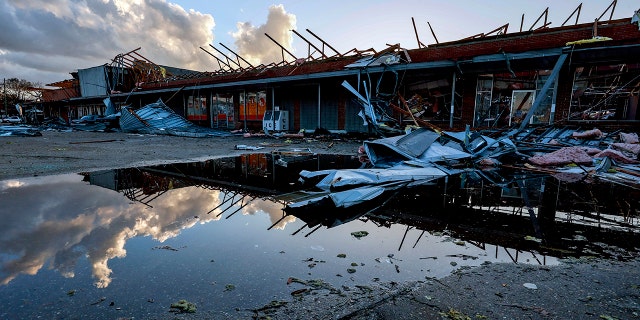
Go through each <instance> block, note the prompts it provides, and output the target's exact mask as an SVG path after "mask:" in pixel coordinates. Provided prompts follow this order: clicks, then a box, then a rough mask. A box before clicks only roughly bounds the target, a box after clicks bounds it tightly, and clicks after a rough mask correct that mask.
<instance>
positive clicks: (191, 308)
mask: <svg viewBox="0 0 640 320" xmlns="http://www.w3.org/2000/svg"><path fill="white" fill-rule="evenodd" d="M171 309H176V310H173V311H174V312H179V313H195V312H196V305H195V304H193V303H191V302H189V301H187V300H184V299H182V300H180V301H178V302H176V303H172V304H171Z"/></svg>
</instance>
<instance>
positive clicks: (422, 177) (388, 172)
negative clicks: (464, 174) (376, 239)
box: [300, 165, 451, 191]
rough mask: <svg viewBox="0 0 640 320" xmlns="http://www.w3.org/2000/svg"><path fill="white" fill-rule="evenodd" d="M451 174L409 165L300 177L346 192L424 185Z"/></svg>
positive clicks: (322, 186) (308, 174)
mask: <svg viewBox="0 0 640 320" xmlns="http://www.w3.org/2000/svg"><path fill="white" fill-rule="evenodd" d="M449 174H451V172H450V171H445V170H442V169H440V168H437V167H425V168H416V167H413V166H407V165H398V166H396V167H393V168H370V169H345V170H321V171H306V170H304V171H302V172H300V177H301V178H302V179H304V180H311V179H313V178H316V179H317V178H318V177H322V179H321V180H320V181H319V182H318V183H316V184H315V187H316V188H318V189H320V190H325V191H330V190H344V189H347V188H354V187H359V186H364V185H369V186H370V185H383V184H388V183H397V182H406V183H411V182H415V183H422V182H425V181H430V180H433V179H438V178H442V177H444V176H447V175H449Z"/></svg>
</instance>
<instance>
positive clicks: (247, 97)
mask: <svg viewBox="0 0 640 320" xmlns="http://www.w3.org/2000/svg"><path fill="white" fill-rule="evenodd" d="M265 111H267V93H266V91H258V92H247V93H245V94H244V95H243V94H240V114H239V119H240V120H248V121H262V117H263V116H264V112H265Z"/></svg>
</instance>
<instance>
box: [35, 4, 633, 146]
mask: <svg viewBox="0 0 640 320" xmlns="http://www.w3.org/2000/svg"><path fill="white" fill-rule="evenodd" d="M612 5H613V7H612V6H609V8H608V9H607V11H605V12H603V13H602V15H601V16H600V17H599V18H597V19H596V20H595V22H593V23H581V24H579V23H577V21H578V16H579V12H580V11H579V9H580V8H581V5H580V6H579V7H578V8H577V9H576V11H574V12H573V13H572V15H571V16H569V17H568V18H567V20H566V21H565V22H564V23H563V24H562V25H561V26H559V27H552V26H551V25H550V23H547V14H548V10H547V11H545V12H543V13H542V15H540V17H539V18H538V20H537V21H536V23H534V24H533V25H532V26H530V27H529V28H527V27H526V26H523V25H521V26H520V28H519V30H517V31H512V29H514V28H513V27H512V28H509V25H508V24H506V25H503V26H501V27H499V28H497V29H494V30H491V31H489V32H487V33H480V34H477V35H474V36H471V37H468V38H466V39H460V40H457V41H451V42H446V43H437V41H436V43H435V44H430V45H425V44H423V43H422V42H420V40H419V37H418V32H417V30H415V31H416V32H415V33H416V40H417V44H418V47H417V48H414V49H407V48H405V46H401V45H400V44H394V45H389V46H388V47H387V48H385V49H383V50H379V51H376V50H374V49H367V50H360V49H355V48H354V49H352V50H349V51H348V52H345V53H341V52H339V51H337V50H336V49H334V48H333V47H332V46H331V45H330V43H328V42H327V41H325V40H324V39H323V38H321V37H319V36H318V35H316V34H315V33H313V32H312V31H311V30H308V29H307V30H306V32H307V34H304V35H303V34H301V33H299V32H297V31H295V30H293V31H292V32H293V33H294V34H295V35H294V36H296V37H298V38H299V39H300V40H301V41H304V42H305V43H306V44H307V45H308V47H309V52H310V54H309V55H308V56H306V57H298V56H295V55H294V54H292V53H291V52H289V51H288V50H287V49H286V48H284V47H283V46H281V45H280V44H279V43H277V42H276V41H275V40H274V41H273V42H274V45H277V46H280V48H281V49H282V56H283V60H282V61H281V62H279V63H271V64H269V65H259V66H255V65H252V64H250V63H249V62H247V61H246V60H245V59H243V58H242V57H241V56H240V55H238V54H236V53H235V52H234V51H233V50H231V49H229V48H228V47H226V46H225V45H223V44H220V46H214V45H210V46H209V48H201V49H202V50H203V54H209V55H210V56H211V57H212V59H213V60H214V63H217V64H218V66H219V70H217V71H215V72H195V71H190V70H184V69H178V68H172V67H168V66H160V65H157V64H155V63H154V62H152V61H150V60H148V59H147V58H145V57H144V56H142V55H141V54H140V53H139V50H140V48H138V49H136V50H133V51H130V52H128V53H124V54H120V55H118V56H116V57H114V58H113V59H111V61H110V62H109V63H108V64H105V65H103V66H98V67H94V68H89V69H82V70H78V71H77V72H74V73H73V76H74V79H70V80H65V81H61V82H58V83H53V84H50V85H51V86H57V87H59V89H57V90H48V91H46V92H45V93H44V96H43V98H44V101H45V102H44V110H45V113H46V114H47V115H48V116H60V117H63V118H65V119H66V120H67V121H68V120H70V119H75V118H79V117H81V116H83V115H86V114H99V115H104V114H105V110H106V106H105V104H104V102H103V101H104V99H105V98H107V97H109V98H110V100H111V101H112V102H113V103H114V104H115V105H116V106H117V107H122V106H128V108H131V109H137V108H142V107H143V106H145V105H148V104H151V103H155V102H157V101H158V100H159V99H161V100H162V101H163V102H164V103H165V104H166V105H167V106H168V107H169V108H171V109H172V110H173V111H175V112H176V113H177V114H178V115H180V116H182V117H184V118H185V119H187V120H189V121H191V122H193V123H195V124H197V125H199V126H202V127H206V128H216V129H224V130H238V129H242V130H244V131H248V132H258V131H263V130H265V131H281V132H299V131H300V130H305V131H306V132H313V131H315V130H317V129H318V128H322V129H324V130H327V131H330V132H334V133H351V132H356V133H370V134H377V135H381V136H387V135H394V134H397V133H404V132H405V128H406V127H407V126H416V127H429V126H435V127H438V128H445V129H447V130H461V129H464V127H465V126H466V125H470V126H471V128H475V129H487V128H489V129H493V128H495V129H499V128H507V127H514V126H521V125H523V123H524V124H526V125H531V126H536V125H539V126H546V125H554V124H558V123H562V124H574V125H576V126H578V127H589V128H591V127H594V126H598V127H601V128H602V127H608V126H615V127H620V126H622V127H624V126H627V127H633V126H635V125H636V124H637V121H638V119H639V117H640V115H638V112H637V109H638V92H639V91H640V22H639V21H638V20H639V19H638V15H639V13H638V11H636V12H635V13H633V12H630V14H631V15H630V16H629V17H628V18H623V19H617V20H614V19H611V18H609V19H607V16H608V15H609V13H610V16H609V17H612V16H613V10H614V9H615V2H614V3H612ZM574 17H575V21H576V23H575V24H570V23H568V22H569V21H570V20H572V19H573V18H574ZM414 25H415V24H414ZM265 36H267V37H269V35H268V34H265ZM434 36H435V35H434ZM272 40H273V39H272ZM405 45H406V44H405Z"/></svg>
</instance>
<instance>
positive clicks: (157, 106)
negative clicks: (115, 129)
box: [120, 99, 231, 138]
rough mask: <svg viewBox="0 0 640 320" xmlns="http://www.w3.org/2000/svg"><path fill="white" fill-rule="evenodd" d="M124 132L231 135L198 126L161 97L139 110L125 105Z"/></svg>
mask: <svg viewBox="0 0 640 320" xmlns="http://www.w3.org/2000/svg"><path fill="white" fill-rule="evenodd" d="M121 113H122V115H121V116H120V128H121V129H122V131H123V132H135V133H151V134H166V135H174V136H183V137H194V138H202V137H211V136H218V137H219V136H230V135H231V134H230V133H229V132H226V131H220V130H214V129H209V128H203V127H200V126H197V125H195V124H193V123H191V122H190V121H188V120H187V119H185V118H183V117H182V116H180V115H178V114H177V113H175V112H174V111H173V110H171V108H169V107H167V106H166V105H165V104H164V103H163V102H162V100H161V99H158V101H157V102H155V103H151V104H148V105H146V106H144V107H142V108H140V109H138V110H132V109H131V108H130V107H129V106H125V107H123V108H122V110H121Z"/></svg>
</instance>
